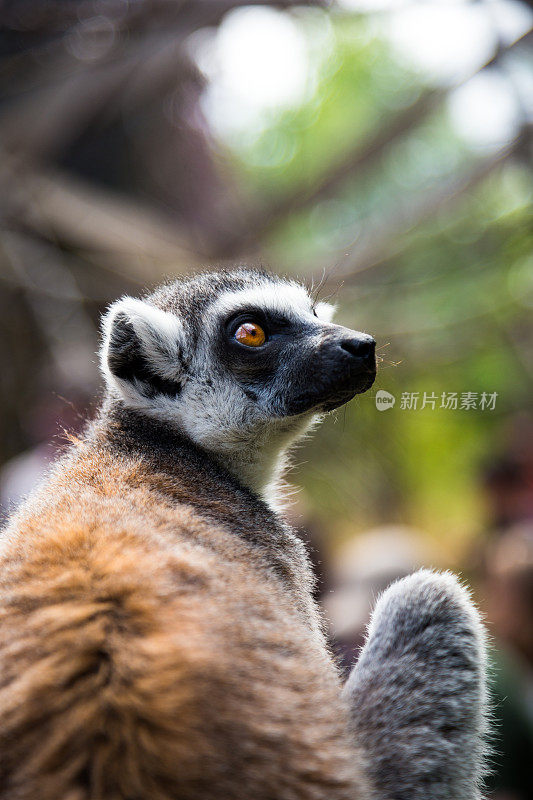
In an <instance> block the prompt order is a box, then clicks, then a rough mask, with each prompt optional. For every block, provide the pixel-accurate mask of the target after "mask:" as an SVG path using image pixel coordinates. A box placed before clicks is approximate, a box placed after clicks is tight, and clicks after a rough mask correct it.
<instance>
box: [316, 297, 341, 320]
mask: <svg viewBox="0 0 533 800" xmlns="http://www.w3.org/2000/svg"><path fill="white" fill-rule="evenodd" d="M336 310H337V306H334V305H332V304H331V303H326V302H325V301H324V300H321V301H320V303H317V304H316V306H315V313H316V315H317V317H318V318H319V319H321V320H322V322H331V320H332V319H333V315H334V314H335V311H336Z"/></svg>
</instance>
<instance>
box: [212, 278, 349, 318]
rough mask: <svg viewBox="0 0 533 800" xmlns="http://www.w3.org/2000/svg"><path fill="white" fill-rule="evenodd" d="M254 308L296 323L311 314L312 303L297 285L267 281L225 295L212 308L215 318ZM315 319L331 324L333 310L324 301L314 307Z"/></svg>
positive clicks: (304, 291) (303, 290)
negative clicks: (242, 309)
mask: <svg viewBox="0 0 533 800" xmlns="http://www.w3.org/2000/svg"><path fill="white" fill-rule="evenodd" d="M247 307H255V308H261V309H263V310H264V311H270V312H272V313H274V314H280V315H282V316H284V317H287V319H289V320H294V321H300V320H305V319H308V318H309V316H314V315H313V303H312V301H311V298H310V297H309V295H308V293H307V291H306V290H305V289H304V287H303V286H300V285H299V284H297V283H292V282H291V283H288V282H287V283H280V284H279V285H278V284H272V283H270V282H267V283H264V284H261V283H258V285H257V286H256V287H253V288H246V289H239V290H237V291H232V292H225V293H224V294H222V295H221V296H220V297H219V298H218V300H216V301H215V303H214V304H213V306H212V309H213V311H214V312H215V314H216V316H217V317H218V316H219V315H220V314H225V315H229V314H232V313H233V312H236V311H239V309H241V308H247ZM314 311H315V312H316V316H317V317H318V318H319V319H320V320H322V321H323V322H331V319H332V317H333V314H334V313H335V307H334V306H332V305H330V304H329V303H326V302H320V303H317V304H316V305H315V306H314Z"/></svg>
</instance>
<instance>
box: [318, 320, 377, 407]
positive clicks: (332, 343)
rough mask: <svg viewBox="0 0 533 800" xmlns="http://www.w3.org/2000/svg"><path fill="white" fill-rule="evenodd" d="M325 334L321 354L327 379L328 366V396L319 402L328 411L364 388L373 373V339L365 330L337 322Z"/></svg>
mask: <svg viewBox="0 0 533 800" xmlns="http://www.w3.org/2000/svg"><path fill="white" fill-rule="evenodd" d="M335 329H336V330H335V332H334V333H333V335H332V336H331V337H328V339H327V340H326V343H325V345H324V348H325V350H324V353H323V356H322V360H323V364H324V367H325V371H326V374H325V375H324V378H325V379H326V382H327V373H328V367H329V370H330V375H331V384H330V387H329V392H330V393H331V394H329V396H328V397H326V398H325V402H324V403H323V406H322V407H323V409H324V411H331V410H332V409H334V408H338V407H339V406H341V405H343V403H347V402H348V400H351V399H352V397H354V395H356V394H360V393H361V392H366V391H367V389H370V387H371V386H372V384H373V383H374V379H375V377H376V342H375V340H374V339H373V338H372V336H369V335H368V334H366V333H358V332H356V331H351V330H349V329H348V328H343V327H341V326H340V325H338V326H337V325H336V326H335Z"/></svg>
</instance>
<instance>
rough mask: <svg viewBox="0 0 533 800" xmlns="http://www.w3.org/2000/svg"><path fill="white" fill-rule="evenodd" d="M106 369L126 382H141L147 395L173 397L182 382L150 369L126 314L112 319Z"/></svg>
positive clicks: (179, 389)
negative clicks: (135, 380)
mask: <svg viewBox="0 0 533 800" xmlns="http://www.w3.org/2000/svg"><path fill="white" fill-rule="evenodd" d="M107 363H108V365H109V369H110V370H111V372H112V373H113V375H116V376H117V378H121V379H122V380H125V381H130V382H133V380H134V379H137V380H138V381H142V383H143V385H144V390H143V393H144V395H145V396H146V397H154V396H155V395H156V394H165V395H168V396H169V397H176V396H177V395H178V394H179V393H180V391H181V388H182V387H181V384H180V383H178V382H177V381H170V380H167V379H166V378H163V377H161V376H160V375H158V374H157V373H155V372H154V371H153V369H152V368H151V367H150V365H149V364H148V362H147V359H146V356H145V355H144V353H143V352H142V349H141V344H140V341H139V337H138V336H137V333H136V332H135V328H134V327H133V325H132V323H131V322H130V320H129V319H128V316H127V314H125V313H123V312H119V313H118V314H117V315H116V317H115V319H114V320H113V327H112V329H111V334H110V337H109V349H108V354H107Z"/></svg>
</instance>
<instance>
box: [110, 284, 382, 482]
mask: <svg viewBox="0 0 533 800" xmlns="http://www.w3.org/2000/svg"><path fill="white" fill-rule="evenodd" d="M333 310H334V309H333V307H332V306H330V305H329V304H327V303H324V302H318V303H317V302H314V301H313V300H312V298H311V297H310V296H309V294H308V293H307V291H306V290H305V289H304V288H303V287H302V286H300V285H299V284H297V283H294V282H293V281H287V280H282V279H280V278H278V277H276V276H274V275H271V274H268V273H266V272H262V271H261V272H258V271H251V270H246V269H242V270H237V271H233V272H221V273H207V274H204V275H200V276H197V277H194V278H191V279H186V280H179V281H176V282H174V283H171V284H169V285H166V286H163V287H162V288H160V289H158V290H157V291H156V292H154V293H153V294H151V295H148V296H147V297H145V298H144V299H143V300H136V299H134V298H132V297H123V298H122V299H121V300H118V301H117V302H116V303H114V304H113V305H112V306H111V307H110V309H109V311H108V312H107V314H106V316H105V317H104V324H103V330H104V341H103V345H102V351H101V365H102V371H103V373H104V376H105V379H106V383H107V387H108V391H109V393H110V394H111V396H112V397H113V398H114V399H115V400H118V401H119V402H120V403H122V404H124V405H125V406H128V407H130V408H133V409H136V410H137V411H139V412H141V413H144V414H146V415H149V416H151V417H156V418H158V419H160V420H163V421H165V422H166V423H168V424H169V425H172V426H174V427H176V428H177V429H179V430H180V431H182V432H183V433H185V434H186V435H187V436H188V437H190V438H191V439H192V440H193V441H194V442H195V443H196V444H197V445H199V446H200V447H202V448H204V449H206V450H208V451H210V452H212V453H213V454H215V455H216V456H217V457H218V458H219V459H222V460H223V461H224V463H226V465H227V466H229V468H230V469H232V470H233V471H234V472H236V473H237V474H238V476H239V477H240V478H241V480H242V481H243V482H244V483H246V484H248V485H250V486H251V487H252V488H253V489H255V490H257V491H262V490H263V489H264V487H265V484H267V483H268V482H269V480H270V479H271V478H272V472H273V471H275V467H276V464H277V462H278V461H279V455H280V452H281V451H283V450H285V449H286V447H287V446H288V445H289V444H290V443H291V442H292V441H293V440H294V439H295V438H297V436H298V435H300V434H301V433H302V432H303V431H304V430H305V429H306V428H307V427H308V426H309V423H310V422H311V421H313V419H314V418H316V415H317V414H320V413H321V412H324V411H331V410H332V409H335V408H338V407H339V406H340V405H342V404H343V403H346V402H347V401H348V400H350V399H351V398H352V397H353V396H354V395H356V394H358V393H359V392H364V391H366V390H367V389H368V388H369V387H370V386H371V385H372V383H373V381H374V377H375V374H376V362H375V353H374V349H375V342H374V340H373V338H372V337H371V336H368V335H367V334H365V333H358V332H356V331H353V330H350V329H348V328H344V327H342V326H341V325H334V324H333V323H332V322H331V317H332V314H333Z"/></svg>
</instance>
